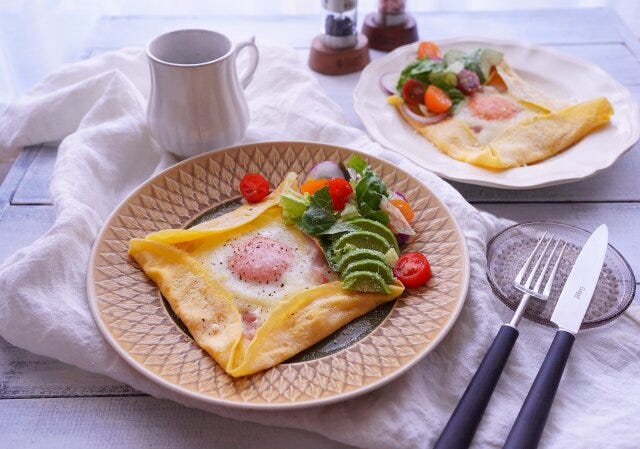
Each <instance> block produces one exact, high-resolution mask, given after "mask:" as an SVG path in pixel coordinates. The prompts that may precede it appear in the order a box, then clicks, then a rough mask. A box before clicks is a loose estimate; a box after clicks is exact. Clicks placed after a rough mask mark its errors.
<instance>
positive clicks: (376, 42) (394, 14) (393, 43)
mask: <svg viewBox="0 0 640 449" xmlns="http://www.w3.org/2000/svg"><path fill="white" fill-rule="evenodd" d="M406 3H407V2H406V0H379V1H378V11H377V12H372V13H370V14H367V16H366V17H365V19H364V24H363V25H362V33H363V34H365V35H366V36H367V37H368V38H369V47H371V48H373V49H375V50H382V51H391V50H393V49H394V48H397V47H400V46H401V45H405V44H410V43H411V42H415V41H417V40H418V26H417V25H416V19H414V17H413V16H412V15H411V14H409V13H407V12H406V11H405V9H406Z"/></svg>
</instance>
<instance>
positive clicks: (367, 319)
mask: <svg viewBox="0 0 640 449" xmlns="http://www.w3.org/2000/svg"><path fill="white" fill-rule="evenodd" d="M351 153H352V151H351V150H348V149H346V148H340V147H335V146H330V145H324V144H318V143H310V142H267V143H259V144H249V145H242V146H237V147H234V148H228V149H225V150H220V151H217V152H212V153H207V154H203V155H201V156H197V157H195V158H192V159H189V160H186V161H184V162H182V163H180V164H177V165H175V166H173V167H171V168H169V169H167V170H166V171H164V172H162V173H160V174H159V175H158V176H156V177H154V178H153V179H151V180H149V181H147V182H146V183H145V184H143V185H142V186H141V187H140V188H138V189H137V190H136V191H135V192H133V193H132V194H131V195H130V196H129V198H127V199H126V200H125V201H124V202H123V203H122V204H121V205H120V206H119V207H118V208H117V209H116V210H115V212H114V213H113V214H112V215H111V217H110V218H109V219H108V220H107V222H106V224H105V226H104V228H103V229H102V231H101V233H100V235H99V236H98V238H97V240H96V243H95V245H94V248H93V253H92V256H91V262H90V265H89V273H88V280H87V282H88V291H89V297H90V302H91V307H92V310H93V313H94V316H95V318H96V322H97V323H98V325H99V327H100V329H101V330H102V332H103V333H104V335H105V336H106V338H107V340H108V341H109V342H110V343H111V345H113V347H114V348H115V349H116V351H118V352H119V353H120V355H122V357H124V358H125V360H127V361H128V362H129V363H130V364H131V365H132V366H133V367H134V368H136V369H137V370H139V371H140V372H142V373H143V374H145V375H146V376H147V377H149V378H150V379H153V380H154V381H156V382H159V383H160V384H162V385H164V386H166V387H168V388H170V389H172V390H174V391H176V392H178V393H181V394H183V395H185V396H189V397H192V398H197V399H200V400H204V401H207V402H211V403H216V404H224V405H230V406H237V407H245V408H270V409H273V408H293V407H301V406H309V405H318V404H324V403H328V402H333V401H337V400H342V399H346V398H349V397H352V396H355V395H357V394H361V393H364V392H366V391H370V390H372V389H374V388H377V387H379V386H381V385H382V384H384V383H385V382H388V381H390V380H391V379H393V378H395V377H396V376H398V375H400V374H401V373H403V372H404V371H406V370H407V369H409V367H411V366H412V365H414V364H415V363H416V362H418V361H419V360H420V359H421V358H422V357H424V356H425V355H426V354H427V353H429V352H430V351H431V350H432V349H433V348H434V347H435V346H436V345H437V344H438V343H439V342H440V341H441V340H442V338H443V337H444V336H445V334H446V333H447V332H448V330H449V329H450V328H451V326H452V325H453V323H454V321H455V319H456V318H457V316H458V314H459V312H460V309H461V308H462V305H463V303H464V298H465V296H466V292H467V284H468V280H469V257H468V254H467V249H466V245H465V242H464V237H463V235H462V233H461V231H460V229H459V227H458V225H457V224H456V222H455V220H454V219H453V217H452V216H451V214H450V212H449V210H448V209H447V208H446V206H444V205H443V203H442V202H441V201H440V200H438V198H436V197H435V196H434V195H433V194H432V193H431V192H430V191H429V190H428V189H427V187H425V186H424V185H423V184H421V183H420V182H419V181H418V180H417V179H415V178H413V177H411V176H410V175H408V174H406V173H404V172H403V171H401V170H399V169H398V168H396V167H394V166H393V165H391V164H389V163H387V162H384V161H382V160H379V159H376V158H374V157H371V156H367V155H363V157H365V158H366V159H368V160H369V162H370V164H371V165H372V167H373V169H374V170H375V171H376V172H377V173H378V174H380V175H381V176H382V178H383V179H384V181H385V182H386V183H387V186H388V187H389V188H390V189H393V190H400V191H402V192H403V193H404V194H405V195H406V196H407V197H408V200H409V201H410V203H411V204H412V205H413V207H414V209H415V217H416V218H415V219H414V222H413V224H414V228H415V230H416V232H417V235H416V236H415V238H413V239H412V240H411V241H410V243H409V246H408V250H411V251H421V252H424V253H425V254H427V255H428V257H429V260H430V262H431V266H432V271H433V278H432V280H431V281H430V282H429V284H428V286H427V287H425V288H422V289H419V290H416V291H413V292H407V293H405V294H404V295H403V296H401V297H400V298H399V299H398V300H397V301H396V302H395V303H393V304H392V305H390V306H387V307H386V308H384V306H381V307H380V308H378V309H376V310H374V311H372V312H370V313H369V314H367V315H365V316H364V317H362V318H361V319H358V320H355V321H354V322H352V323H351V324H349V325H347V326H345V327H344V328H343V329H341V330H339V331H337V332H336V333H335V334H334V335H332V336H331V337H329V338H327V339H325V340H323V341H322V342H320V343H319V344H318V345H316V347H314V348H311V349H310V350H307V351H305V352H304V353H303V354H301V355H300V356H297V357H296V358H294V359H293V361H289V362H288V363H282V364H280V365H278V366H276V367H275V368H272V369H270V370H267V371H263V372H261V373H258V374H255V375H252V376H249V377H245V378H241V379H233V378H232V377H230V376H228V375H227V374H226V373H225V372H224V371H223V370H222V368H220V367H219V366H218V365H217V364H216V362H214V361H213V359H212V358H210V357H209V356H208V355H207V354H206V353H205V352H204V351H203V350H202V349H200V348H199V347H198V346H197V345H196V344H195V342H194V341H193V340H192V339H191V338H190V336H189V335H188V333H187V332H185V331H184V330H183V329H184V328H183V327H182V326H181V323H180V322H179V320H178V319H177V318H176V317H175V315H173V313H172V312H171V311H170V310H169V309H168V307H166V306H165V302H164V301H163V298H162V296H161V294H160V292H159V290H158V289H157V287H156V286H155V284H154V283H153V282H152V281H151V280H150V279H149V278H147V276H146V275H145V273H144V272H142V271H141V270H140V268H139V267H138V265H137V264H136V263H135V261H133V259H131V258H129V256H128V254H127V248H128V242H129V239H131V238H133V237H144V236H145V235H147V234H148V233H150V232H154V231H158V230H160V229H165V228H180V227H185V226H190V225H191V224H192V223H194V222H195V221H197V219H198V218H202V217H203V216H210V215H211V214H212V211H215V210H219V209H223V210H224V209H227V210H228V208H229V205H233V204H235V203H237V202H238V198H239V196H240V194H239V192H238V187H237V186H238V184H239V181H240V179H241V178H242V177H243V176H244V175H245V174H247V173H250V172H259V173H262V174H263V175H264V176H266V177H267V178H268V179H269V181H270V183H271V185H277V184H278V183H279V182H280V181H281V180H282V178H283V177H284V175H285V174H286V173H287V172H289V171H295V172H297V173H304V172H306V171H307V170H308V169H309V168H311V167H312V166H313V165H314V164H316V163H317V162H320V161H322V160H326V159H331V160H335V161H339V160H345V159H347V158H348V157H349V156H350V154H351ZM231 207H232V206H231ZM172 315H173V316H172Z"/></svg>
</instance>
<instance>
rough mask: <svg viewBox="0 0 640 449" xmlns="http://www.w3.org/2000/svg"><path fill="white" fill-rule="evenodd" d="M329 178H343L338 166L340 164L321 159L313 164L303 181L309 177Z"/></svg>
mask: <svg viewBox="0 0 640 449" xmlns="http://www.w3.org/2000/svg"><path fill="white" fill-rule="evenodd" d="M331 178H342V179H344V173H343V172H342V169H341V168H340V164H338V163H337V162H334V161H322V162H318V163H317V164H316V165H314V166H313V167H312V168H311V170H309V173H307V177H306V179H305V182H307V181H309V180H310V179H331Z"/></svg>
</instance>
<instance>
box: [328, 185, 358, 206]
mask: <svg viewBox="0 0 640 449" xmlns="http://www.w3.org/2000/svg"><path fill="white" fill-rule="evenodd" d="M352 193H353V188H352V187H351V184H349V181H347V180H346V179H342V178H331V179H330V180H329V195H331V202H332V203H333V210H342V209H344V206H346V204H347V201H349V197H350V196H351V194H352Z"/></svg>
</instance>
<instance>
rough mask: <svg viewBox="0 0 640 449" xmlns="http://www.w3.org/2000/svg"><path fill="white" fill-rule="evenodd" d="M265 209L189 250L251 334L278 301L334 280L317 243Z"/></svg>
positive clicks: (334, 277) (274, 210) (274, 211)
mask: <svg viewBox="0 0 640 449" xmlns="http://www.w3.org/2000/svg"><path fill="white" fill-rule="evenodd" d="M281 215H282V214H281V212H280V210H279V208H272V209H269V210H268V211H267V212H265V213H264V214H262V215H260V216H259V217H258V218H256V219H255V220H254V221H252V222H250V223H247V224H246V225H243V226H241V227H239V228H237V229H235V230H234V231H233V232H231V233H229V234H226V235H225V236H224V238H220V239H212V240H207V241H205V242H203V244H201V245H200V246H198V247H197V248H196V249H194V250H193V251H192V252H191V255H192V257H194V258H195V259H196V260H198V261H199V262H200V263H201V264H202V265H203V266H204V267H206V268H207V269H208V270H210V272H211V276H212V277H213V278H214V279H215V280H216V281H218V282H219V283H220V285H221V286H222V287H223V288H225V289H226V290H227V291H228V292H229V293H231V295H232V297H233V301H234V302H235V304H236V306H237V307H238V309H239V310H240V313H241V315H242V318H243V325H244V327H245V329H244V331H245V333H246V334H247V335H248V336H252V335H253V333H254V331H255V329H256V328H257V327H259V326H260V325H262V323H264V321H265V319H266V316H267V315H268V314H269V313H270V312H271V310H272V309H273V307H274V306H275V305H276V304H278V302H280V301H283V300H286V298H287V297H289V296H291V295H293V294H295V293H298V292H300V291H302V290H305V289H309V288H311V287H314V286H316V285H320V284H324V283H326V282H329V281H333V280H336V279H337V276H336V275H335V273H334V272H333V271H332V270H331V269H330V268H329V266H328V264H327V262H326V260H325V258H324V255H323V254H322V251H321V249H320V247H319V246H318V244H317V243H316V242H315V241H314V240H313V239H312V238H311V237H309V236H307V235H306V234H304V233H303V232H301V231H299V230H298V229H297V228H296V227H295V226H292V225H286V224H285V223H284V222H283V221H282V217H281Z"/></svg>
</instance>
